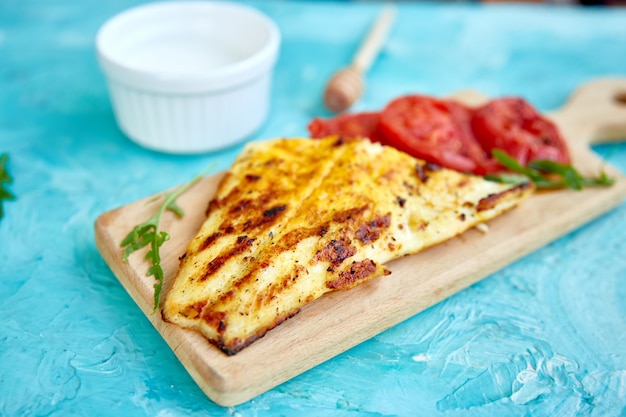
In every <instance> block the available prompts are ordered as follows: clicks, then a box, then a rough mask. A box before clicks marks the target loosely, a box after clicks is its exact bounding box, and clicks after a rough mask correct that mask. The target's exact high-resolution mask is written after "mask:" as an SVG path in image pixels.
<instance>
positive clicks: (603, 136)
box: [550, 78, 626, 146]
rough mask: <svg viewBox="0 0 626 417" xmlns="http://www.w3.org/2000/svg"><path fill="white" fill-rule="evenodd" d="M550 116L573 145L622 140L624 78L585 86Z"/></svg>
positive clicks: (625, 114)
mask: <svg viewBox="0 0 626 417" xmlns="http://www.w3.org/2000/svg"><path fill="white" fill-rule="evenodd" d="M550 117H551V118H552V119H553V120H554V121H555V122H556V123H557V124H558V125H559V127H560V128H561V130H562V131H563V134H564V135H565V136H566V137H567V138H568V140H569V141H571V142H577V143H576V144H575V145H581V144H584V145H585V146H588V145H590V144H593V143H603V142H611V141H623V140H625V139H626V78H603V79H598V80H594V81H591V82H589V83H587V84H584V85H583V86H581V87H580V88H579V89H578V90H576V91H575V92H574V93H573V94H572V95H571V97H570V99H569V101H568V102H567V103H566V104H565V106H563V107H562V108H561V109H559V110H558V111H556V112H555V113H553V114H550ZM581 142H582V143H581ZM573 145H574V144H573Z"/></svg>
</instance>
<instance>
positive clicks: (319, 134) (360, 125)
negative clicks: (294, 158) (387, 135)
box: [308, 112, 384, 143]
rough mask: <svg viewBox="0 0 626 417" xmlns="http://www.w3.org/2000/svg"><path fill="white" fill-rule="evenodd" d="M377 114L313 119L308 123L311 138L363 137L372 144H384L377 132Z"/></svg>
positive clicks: (348, 114) (382, 138) (366, 113)
mask: <svg viewBox="0 0 626 417" xmlns="http://www.w3.org/2000/svg"><path fill="white" fill-rule="evenodd" d="M379 119H380V113H379V112H363V113H351V114H350V113H346V114H341V115H339V116H336V117H333V118H331V119H322V118H315V119H313V120H312V121H311V123H309V126H308V129H309V133H310V134H311V137H313V138H323V137H326V136H330V135H340V136H344V137H346V138H350V137H364V138H369V139H370V140H371V141H372V142H381V143H384V137H383V136H382V135H381V133H380V131H379V130H378V121H379Z"/></svg>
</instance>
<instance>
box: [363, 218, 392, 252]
mask: <svg viewBox="0 0 626 417" xmlns="http://www.w3.org/2000/svg"><path fill="white" fill-rule="evenodd" d="M390 224H391V214H387V215H385V216H376V217H374V219H372V220H371V221H370V222H368V223H365V224H362V225H361V226H360V227H359V228H358V229H357V231H356V233H355V237H356V238H357V239H358V240H360V241H361V242H362V243H363V244H364V245H366V244H368V243H371V242H375V241H376V240H378V238H379V237H380V231H381V229H386V228H388V227H389V225H390Z"/></svg>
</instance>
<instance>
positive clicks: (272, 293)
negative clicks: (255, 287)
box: [254, 265, 306, 310]
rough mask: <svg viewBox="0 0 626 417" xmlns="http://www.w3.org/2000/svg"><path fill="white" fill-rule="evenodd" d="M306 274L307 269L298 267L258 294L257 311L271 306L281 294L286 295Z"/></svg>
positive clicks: (256, 300) (256, 299)
mask: <svg viewBox="0 0 626 417" xmlns="http://www.w3.org/2000/svg"><path fill="white" fill-rule="evenodd" d="M304 274H306V268H304V267H303V266H301V265H298V266H296V267H295V268H294V270H293V271H292V272H291V273H289V274H287V275H285V276H283V277H282V278H280V279H277V280H275V281H274V282H272V283H271V284H270V285H268V286H267V287H265V288H264V289H263V290H262V291H260V292H259V293H257V296H256V298H255V300H254V304H255V307H256V309H257V310H260V309H261V308H263V307H264V306H265V305H267V304H270V303H271V302H272V301H273V300H274V299H275V298H276V297H277V296H279V295H280V294H281V293H285V292H286V291H288V290H289V288H291V287H292V286H293V285H294V284H295V283H296V282H298V280H299V278H300V277H301V276H302V275H304Z"/></svg>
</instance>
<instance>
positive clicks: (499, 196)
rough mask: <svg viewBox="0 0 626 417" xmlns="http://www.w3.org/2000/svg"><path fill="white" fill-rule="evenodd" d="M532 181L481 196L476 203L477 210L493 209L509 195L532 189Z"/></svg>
mask: <svg viewBox="0 0 626 417" xmlns="http://www.w3.org/2000/svg"><path fill="white" fill-rule="evenodd" d="M532 187H533V185H532V184H531V183H523V184H519V185H516V186H515V187H512V188H509V189H507V190H504V191H502V192H499V193H493V194H489V195H488V196H487V197H484V198H481V199H480V201H478V204H476V211H485V210H491V209H493V208H495V207H496V206H497V205H498V202H500V201H502V200H506V199H507V198H509V196H515V195H519V194H522V193H524V192H525V191H527V190H529V189H532Z"/></svg>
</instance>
